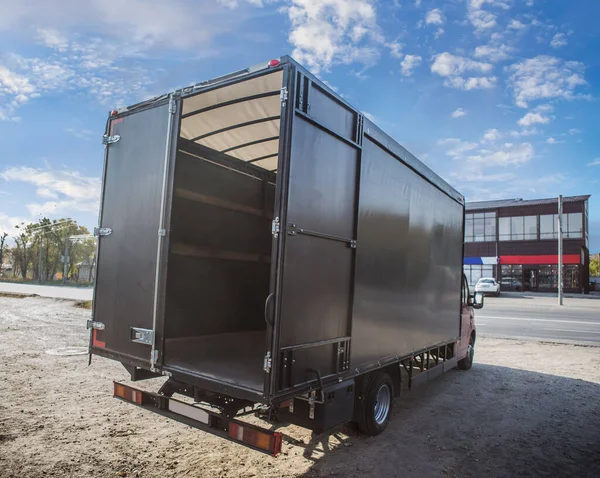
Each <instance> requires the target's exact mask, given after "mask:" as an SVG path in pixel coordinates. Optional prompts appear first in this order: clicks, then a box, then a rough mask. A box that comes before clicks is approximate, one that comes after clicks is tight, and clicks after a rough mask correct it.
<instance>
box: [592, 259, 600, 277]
mask: <svg viewBox="0 0 600 478" xmlns="http://www.w3.org/2000/svg"><path fill="white" fill-rule="evenodd" d="M599 263H600V254H592V255H591V256H590V277H598V276H600V272H599V271H598V269H599V267H600V264H599Z"/></svg>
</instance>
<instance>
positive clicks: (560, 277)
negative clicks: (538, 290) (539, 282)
mask: <svg viewBox="0 0 600 478" xmlns="http://www.w3.org/2000/svg"><path fill="white" fill-rule="evenodd" d="M562 212H563V199H562V195H560V196H558V305H563V240H562Z"/></svg>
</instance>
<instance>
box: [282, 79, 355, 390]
mask: <svg viewBox="0 0 600 478" xmlns="http://www.w3.org/2000/svg"><path fill="white" fill-rule="evenodd" d="M297 75H298V76H297V78H296V79H295V80H296V81H295V82H294V83H293V85H294V86H295V87H296V88H299V91H296V92H294V94H293V95H290V97H293V98H295V99H296V101H295V102H294V104H292V102H290V107H294V113H293V123H292V134H291V145H290V150H289V163H288V164H287V165H286V166H287V168H284V169H283V171H282V172H280V174H283V175H286V177H285V179H286V180H287V181H286V182H287V191H286V192H285V193H284V197H283V202H284V204H283V208H282V218H281V220H282V222H281V226H280V228H281V241H283V251H284V252H283V264H282V267H281V268H280V280H279V283H278V289H277V291H276V301H277V305H276V315H278V317H279V330H278V333H277V339H276V345H275V347H274V357H273V368H274V369H275V372H276V373H275V374H273V378H272V380H273V382H272V389H271V390H272V391H273V392H274V393H273V394H274V395H275V396H277V395H279V394H280V395H283V394H286V393H289V391H290V390H291V389H301V388H303V387H305V386H306V385H307V383H308V382H314V381H316V380H317V379H318V378H324V379H325V378H326V377H328V376H331V375H336V374H338V373H340V372H343V371H345V370H347V368H348V367H349V353H350V317H351V311H352V292H353V287H354V285H353V275H354V251H355V247H356V241H355V239H356V202H357V186H358V184H357V182H358V175H359V161H360V138H361V136H362V135H361V117H360V115H359V114H358V113H357V112H356V111H354V110H352V109H351V108H350V107H349V106H347V105H345V104H342V103H341V102H340V101H339V100H337V99H336V98H335V97H334V96H333V95H332V94H331V93H330V92H328V91H326V90H325V89H323V88H321V87H320V86H319V85H318V84H317V83H316V82H313V80H312V78H311V77H310V76H308V74H306V73H304V72H303V71H302V70H300V69H299V71H298V72H297ZM280 179H281V178H280Z"/></svg>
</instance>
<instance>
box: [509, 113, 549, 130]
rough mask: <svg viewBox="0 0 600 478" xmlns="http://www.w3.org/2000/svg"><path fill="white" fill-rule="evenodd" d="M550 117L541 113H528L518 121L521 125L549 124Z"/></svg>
mask: <svg viewBox="0 0 600 478" xmlns="http://www.w3.org/2000/svg"><path fill="white" fill-rule="evenodd" d="M548 122H550V118H548V117H547V116H542V115H541V114H540V113H527V114H526V115H525V116H523V117H522V118H521V119H520V120H519V121H517V123H518V124H519V126H524V127H526V126H531V125H532V124H547V123H548Z"/></svg>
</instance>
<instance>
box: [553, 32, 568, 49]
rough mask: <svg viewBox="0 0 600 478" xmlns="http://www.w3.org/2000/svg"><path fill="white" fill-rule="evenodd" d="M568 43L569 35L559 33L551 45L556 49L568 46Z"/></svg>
mask: <svg viewBox="0 0 600 478" xmlns="http://www.w3.org/2000/svg"><path fill="white" fill-rule="evenodd" d="M568 43H569V42H568V41H567V35H565V34H564V33H557V34H556V35H554V37H553V38H552V40H551V41H550V46H551V47H552V48H554V49H555V50H556V49H558V48H561V47H563V46H566V45H567V44H568Z"/></svg>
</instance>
